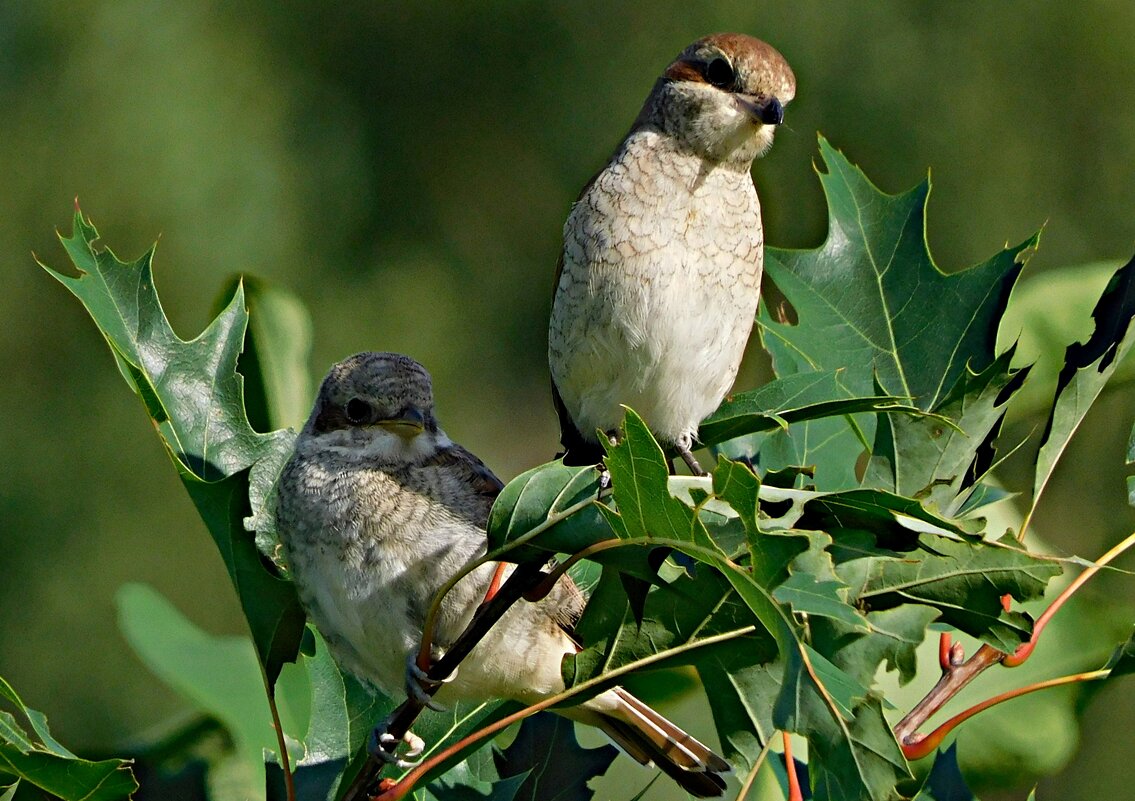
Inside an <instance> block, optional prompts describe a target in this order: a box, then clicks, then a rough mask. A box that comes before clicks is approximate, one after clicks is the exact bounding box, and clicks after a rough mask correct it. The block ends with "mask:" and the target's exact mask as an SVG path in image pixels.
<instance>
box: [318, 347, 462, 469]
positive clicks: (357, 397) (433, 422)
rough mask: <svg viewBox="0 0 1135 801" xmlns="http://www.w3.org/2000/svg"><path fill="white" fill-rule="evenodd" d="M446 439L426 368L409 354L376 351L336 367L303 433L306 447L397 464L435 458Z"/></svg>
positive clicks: (328, 378)
mask: <svg viewBox="0 0 1135 801" xmlns="http://www.w3.org/2000/svg"><path fill="white" fill-rule="evenodd" d="M444 439H445V434H444V433H443V432H442V431H441V429H439V428H438V425H437V419H436V418H435V417H434V400H433V383H432V381H431V380H430V374H429V373H427V372H426V369H425V368H424V367H422V365H420V364H418V363H417V362H416V361H414V360H413V359H411V358H410V357H408V356H402V355H400V354H397V353H371V352H368V353H357V354H355V355H354V356H351V357H349V358H347V359H344V360H343V361H341V362H339V363H338V364H336V365H335V366H334V367H332V368H331V371H330V372H329V373H328V374H327V377H326V378H324V379H323V384H322V385H321V386H320V388H319V397H318V398H317V399H316V402H315V407H314V409H313V410H312V413H311V417H310V418H309V419H308V421H307V425H305V426H304V429H303V433H302V434H301V440H302V441H303V443H304V444H307V445H315V446H316V447H320V448H336V449H341V450H345V451H349V452H351V453H353V454H356V455H359V456H361V457H364V458H367V459H369V460H375V461H379V462H385V463H391V464H402V463H412V462H415V461H417V460H418V459H420V458H423V457H426V456H429V455H430V454H432V453H434V452H435V451H436V450H437V448H438V446H439V443H440V442H441V441H442V440H444Z"/></svg>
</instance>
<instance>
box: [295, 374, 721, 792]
mask: <svg viewBox="0 0 1135 801" xmlns="http://www.w3.org/2000/svg"><path fill="white" fill-rule="evenodd" d="M500 489H501V482H500V480H499V479H497V477H496V476H495V475H493V473H492V472H491V471H490V470H489V469H488V468H487V467H485V465H484V464H483V463H482V462H481V461H480V460H479V459H477V457H475V456H473V454H471V453H470V452H469V451H467V450H465V449H464V448H462V447H461V446H460V445H457V444H455V443H454V442H452V441H451V440H450V439H449V437H447V436H446V435H445V432H444V431H442V430H441V428H440V427H439V426H438V423H437V419H436V418H435V416H434V400H433V388H432V384H431V380H430V376H429V374H428V373H427V372H426V370H425V369H424V368H423V367H422V366H421V365H420V364H418V363H417V362H415V361H414V360H412V359H410V358H408V357H406V356H400V355H398V354H393V353H360V354H357V355H355V356H352V357H350V358H348V359H346V360H345V361H343V362H341V363H339V364H336V365H335V366H334V367H332V368H331V371H330V372H329V373H328V375H327V377H326V378H325V379H324V381H323V385H322V387H321V388H320V390H319V396H318V398H317V399H316V401H315V408H314V409H313V410H312V413H311V417H310V419H309V420H308V421H307V424H306V425H305V426H304V428H303V431H302V432H301V433H300V435H299V437H298V439H297V440H296V445H295V453H294V454H293V455H292V457H291V459H290V460H289V461H288V463H287V464H286V466H285V467H284V470H283V472H282V474H281V476H280V480H279V483H278V490H277V501H276V524H277V530H278V532H279V536H280V541H281V542H282V543H283V546H284V553H285V557H286V559H287V562H288V564H289V566H290V568H291V571H292V575H293V578H294V579H295V582H296V586H297V588H298V590H299V595H300V599H301V601H302V602H303V605H304V608H305V609H306V610H307V613H308V615H309V616H310V618H311V620H312V622H313V623H314V624H315V626H316V627H317V628H318V629H319V631H320V632H321V633H322V635H323V637H324V639H325V640H326V641H327V645H328V647H329V649H330V650H331V653H332V655H333V656H334V657H335V659H336V660H337V661H338V662H339V664H340V665H341V666H342V667H344V668H345V669H346V670H348V671H350V672H351V673H353V674H355V675H356V676H358V677H359V678H360V679H362V680H364V681H366V682H369V683H371V684H372V685H374V686H376V687H377V688H378V689H380V690H382V691H383V692H385V693H387V694H388V695H396V694H398V693H400V692H403V691H404V688H408V690H409V691H411V692H413V691H414V687H413V682H415V681H418V680H419V678H415V673H414V670H413V669H412V668H411V669H410V670H408V669H407V664H408V662H407V657H408V656H409V655H411V654H413V653H414V652H416V650H417V649H418V647H419V644H420V642H421V637H422V628H423V624H424V620H425V617H426V613H427V609H428V608H429V605H430V602H431V600H432V599H433V597H434V595H435V593H436V592H437V591H438V589H439V588H440V587H441V585H442V584H443V583H445V581H446V580H447V579H449V578H450V577H451V576H453V575H454V574H455V573H457V572H458V570H459V569H460V568H461V567H462V566H464V565H465V564H466V563H467V562H468V561H469V560H470V559H471V558H473V557H476V556H480V555H482V554H484V553H485V550H486V547H487V537H486V533H485V526H486V524H487V521H488V515H489V509H490V508H491V506H492V503H493V500H494V499H495V497H496V496H497V494H498V493H499V491H500ZM493 573H494V566H493V565H484V566H482V567H481V568H479V569H478V570H477V571H475V572H473V573H472V574H470V575H469V576H467V577H466V578H465V579H463V580H462V581H461V582H459V583H458V584H457V586H456V587H455V588H454V589H453V590H452V591H450V592H449V593H448V594H447V595H446V596H445V600H444V601H443V603H442V605H441V611H440V616H439V624H438V629H437V632H436V636H435V644H436V645H437V646H438V650H437V653H435V654H434V656H435V657H437V658H440V656H441V654H442V653H443V652H444V650H445V648H446V647H447V646H448V645H449V644H451V643H452V642H453V641H454V640H456V639H457V637H458V636H459V635H460V634H461V632H462V631H463V630H464V629H465V627H466V626H467V625H468V623H469V621H470V619H471V618H472V616H473V613H474V611H475V610H476V608H477V607H478V605H479V604H480V602H481V601H482V599H483V598H484V597H485V593H486V588H487V587H488V586H489V583H490V581H491V580H492V574H493ZM582 609H583V599H582V596H581V594H580V592H579V590H578V589H577V588H576V586H575V584H574V583H573V582H572V581H571V579H570V578H567V577H566V576H565V577H564V578H562V579H560V581H559V582H558V583H557V584H556V585H555V586H554V587H553V588H552V591H551V592H550V593H549V594H548V595H547V596H546V597H545V598H544V599H543V600H542V601H539V602H535V603H528V602H523V601H522V602H519V603H517V604H515V605H514V606H512V607H511V608H510V609H509V610H508V612H506V613H505V614H504V616H503V617H502V618H501V619H500V620H499V621H498V622H497V624H496V625H495V626H494V627H493V628H492V629H491V630H490V631H489V633H488V635H487V636H485V638H484V639H482V640H481V641H480V642H479V643H478V644H477V646H476V647H475V648H474V649H473V650H472V652H471V653H470V654H469V655H468V656H467V657H466V658H465V660H464V661H462V662H461V665H460V667H459V669H458V671H457V672H456V674H454V675H453V676H451V677H450V680H448V681H446V683H445V684H444V685H443V686H442V687H441V688H440V689H439V690H438V691H437V693H436V695H435V698H436V699H437V700H438V701H439V702H440V703H442V704H451V703H453V702H455V701H459V700H469V701H484V700H488V699H494V698H506V699H514V700H517V701H521V702H523V703H526V704H530V703H534V702H536V701H538V700H540V699H542V698H546V697H548V696H550V695H553V694H555V693H558V692H561V691H563V689H564V682H563V679H562V677H561V673H560V662H561V661H562V659H563V657H564V656H565V655H566V654H571V653H576V652H577V651H578V650H579V648H578V646H577V645H576V644H575V642H573V640H572V639H571V637H570V636H569V634H568V631H567V630H568V628H570V626H571V625H572V623H573V622H574V621H575V619H576V618H577V617H578V616H579V614H580V613H581V611H582ZM557 712H559V713H560V714H562V715H565V716H567V717H569V718H571V719H573V720H577V721H581V722H583V723H587V724H590V725H593V726H598V727H599V728H600V729H602V730H603V731H604V732H606V733H607V734H608V735H609V736H610V737H611V738H612V739H613V740H614V741H615V742H616V743H617V744H618V745H619V746H621V747H622V749H623V750H624V751H626V752H627V753H628V754H629V755H630V756H632V757H634V758H635V759H637V760H638V761H639V762H642V763H644V764H646V763H650V762H653V763H655V764H656V765H658V766H659V767H660V768H661V769H662V770H663V771H665V772H666V773H667V774H668V775H669V776H671V777H673V778H674V779H675V780H676V781H677V782H678V783H679V784H680V785H681V786H682V787H683V788H685V789H686V790H687V791H688V792H690V793H691V794H692V795H695V796H699V797H708V796H717V795H721V793H722V792H723V790H724V787H725V783H724V781H723V780H722V778H721V777H720V776H719V775H718V774H719V773H722V772H725V771H728V770H729V765H728V763H726V762H725V761H724V760H723V759H721V758H720V757H719V756H717V755H716V754H714V753H713V752H712V751H710V750H709V749H708V748H707V747H706V746H704V745H702V744H701V743H700V742H698V741H697V740H695V739H694V738H693V737H691V736H690V735H688V734H686V733H685V732H684V731H682V730H681V729H679V728H678V727H677V726H675V725H674V724H673V723H671V722H670V721H669V720H667V719H666V718H664V717H662V716H661V715H659V714H658V713H657V712H655V711H654V710H652V709H651V708H650V707H648V706H646V705H645V704H644V703H642V702H641V701H639V700H638V699H637V698H635V697H634V696H632V695H631V694H630V693H628V692H626V691H625V690H624V689H622V688H620V687H616V688H614V689H612V690H608V691H606V692H604V693H602V694H600V695H598V696H596V697H594V698H592V699H590V700H588V701H586V702H584V703H583V704H581V705H579V706H576V707H571V708H566V709H560V710H557ZM415 739H416V738H413V739H411V740H410V742H411V743H413V746H416V748H415V747H413V746H412V749H411V750H412V751H413V750H420V740H418V741H417V742H416V743H414V740H415ZM411 755H412V754H411Z"/></svg>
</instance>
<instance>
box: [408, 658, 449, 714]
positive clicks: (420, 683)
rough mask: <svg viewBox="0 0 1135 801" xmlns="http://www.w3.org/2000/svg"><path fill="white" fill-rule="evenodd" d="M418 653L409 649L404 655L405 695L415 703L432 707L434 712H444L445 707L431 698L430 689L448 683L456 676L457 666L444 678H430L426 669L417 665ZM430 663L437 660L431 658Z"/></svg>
mask: <svg viewBox="0 0 1135 801" xmlns="http://www.w3.org/2000/svg"><path fill="white" fill-rule="evenodd" d="M417 657H418V655H417V653H416V652H414V651H411V652H410V653H409V655H408V656H407V657H406V695H407V696H408V697H409V698H412V699H413V700H414V701H415V702H416V703H418V704H421V705H422V706H424V707H426V708H428V709H432V710H433V711H434V712H444V711H445V707H444V706H442V705H441V704H439V703H438V702H437V701H435V700H434V699H433V695H432V694H431V692H430V691H431V690H436V689H437V688H438V687H440V686H441V685H443V684H449V682H451V681H453V680H454V679H456V678H457V668H454V669H453V672H452V673H450V674H449V675H448V676H446V677H445V678H444V679H431V678H430V677H429V674H428V673H426V671H424V670H422V669H421V668H420V667H418V659H417ZM430 661H431V663H432V662H435V661H437V660H436V659H432V658H431V660H430Z"/></svg>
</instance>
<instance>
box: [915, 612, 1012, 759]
mask: <svg viewBox="0 0 1135 801" xmlns="http://www.w3.org/2000/svg"><path fill="white" fill-rule="evenodd" d="M949 636H950V635H949V634H943V635H942V640H941V642H942V643H944V644H945V645H946V647H942V646H941V645H940V646H939V657H940V661H941V663H942V678H940V679H938V683H937V684H935V685H934V687H933V688H932V689H931V690H930V692H928V693H927V694H926V697H925V698H923V699H922V700H921V701H919V702H918V704H917V705H915V707H914V709H912V710H910V712H908V713H907V715H906V717H904V718H903V719H902V720H900V721H899V723H898V725H897V726H895V737H896V738H898V741H899V746H900V747H901V748H902V750H903V753H904V754H906V756H907V759H914V758H916V757H912V756H911V755H910V751H909V749H912V748H914V747H916V746H917V745H918V744H919V743H921V742H922V741H923V738H924V736H923V735H921V734H918V729H919V727H921V726H922V724H923V723H925V722H926V721H927V720H929V719H930V717H931V716H932V715H933V714H934V713H935V712H937V711H938V710H939V709H941V708H942V707H943V706H945V704H946V702H947V701H949V700H950V699H951V698H953V697H954V696H955V695H957V694H958V692H960V691H961V689H962V688H963V687H965V686H966V685H967V684H969V683H970V682H971V681H973V680H974V679H976V678H977V677H978V676H979V675H980V674H981V673H982V671H984V670H986V669H987V668H990V667H992V666H993V665H996V664H997V663H998V662H1000V661H1001V660H1002V659H1004V658H1005V654H1003V653H1001V652H1000V651H998V650H997V649H996V648H993V647H991V646H989V645H982V646H981V647H980V648H978V649H977V653H975V654H974V655H973V656H972V657H970V659H969V661H967V662H962V663H961V664H954V662H955V661H960V659H961V650H960V648H958V647H957V646H953V647H950V646H949ZM943 653H946V654H947V656H946V657H945V658H943V657H942V656H941V655H942V654H943Z"/></svg>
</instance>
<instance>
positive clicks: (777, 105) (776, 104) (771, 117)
mask: <svg viewBox="0 0 1135 801" xmlns="http://www.w3.org/2000/svg"><path fill="white" fill-rule="evenodd" d="M735 97H736V101H737V107H738V108H739V109H741V110H742V111H744V112H745V113H746V114H748V115H749V116H750V117H752V118H753V120H755V121H756V122H759V123H761V124H762V125H780V124H781V123H782V122H784V104H783V103H781V102H780V101H779V100H778V99H776V98H775V97H760V96H757V97H753V96H752V95H749V96H745V95H735Z"/></svg>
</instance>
